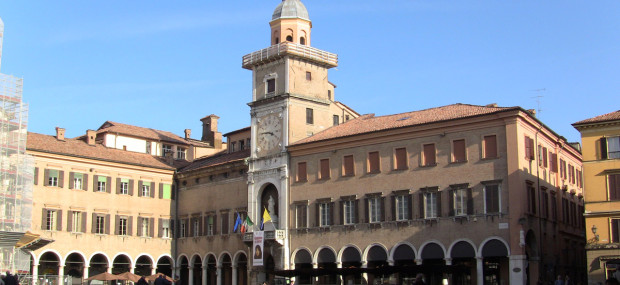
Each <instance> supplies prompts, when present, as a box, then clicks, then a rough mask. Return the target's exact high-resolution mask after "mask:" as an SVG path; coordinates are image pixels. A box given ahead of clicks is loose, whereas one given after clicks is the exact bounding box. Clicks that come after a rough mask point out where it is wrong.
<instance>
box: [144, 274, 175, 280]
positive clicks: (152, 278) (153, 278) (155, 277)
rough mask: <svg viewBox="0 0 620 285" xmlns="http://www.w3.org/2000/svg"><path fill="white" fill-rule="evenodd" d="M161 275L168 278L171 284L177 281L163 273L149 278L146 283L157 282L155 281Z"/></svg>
mask: <svg viewBox="0 0 620 285" xmlns="http://www.w3.org/2000/svg"><path fill="white" fill-rule="evenodd" d="M159 275H163V276H164V277H165V278H166V280H168V281H170V282H175V280H174V279H172V277H170V276H168V275H166V274H163V273H155V274H153V275H151V276H147V277H146V281H155V279H157V277H159Z"/></svg>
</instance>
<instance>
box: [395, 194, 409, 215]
mask: <svg viewBox="0 0 620 285" xmlns="http://www.w3.org/2000/svg"><path fill="white" fill-rule="evenodd" d="M394 204H395V208H396V209H395V210H396V211H395V216H396V220H397V221H406V220H409V213H410V211H411V210H410V209H411V205H410V196H409V195H397V196H396V197H394Z"/></svg>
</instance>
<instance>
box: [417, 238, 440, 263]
mask: <svg viewBox="0 0 620 285" xmlns="http://www.w3.org/2000/svg"><path fill="white" fill-rule="evenodd" d="M433 244H435V245H437V246H439V248H440V249H441V253H442V254H443V257H442V258H446V247H445V246H444V245H443V243H441V242H440V241H438V240H428V241H426V242H424V243H423V244H422V245H421V246H420V259H424V258H423V255H424V249H427V250H429V249H431V248H432V247H433Z"/></svg>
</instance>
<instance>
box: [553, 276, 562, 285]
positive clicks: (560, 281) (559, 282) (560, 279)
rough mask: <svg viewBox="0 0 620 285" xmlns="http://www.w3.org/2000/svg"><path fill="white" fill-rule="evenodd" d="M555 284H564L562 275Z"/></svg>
mask: <svg viewBox="0 0 620 285" xmlns="http://www.w3.org/2000/svg"><path fill="white" fill-rule="evenodd" d="M553 285H564V280H562V275H558V279H556V280H555V283H553Z"/></svg>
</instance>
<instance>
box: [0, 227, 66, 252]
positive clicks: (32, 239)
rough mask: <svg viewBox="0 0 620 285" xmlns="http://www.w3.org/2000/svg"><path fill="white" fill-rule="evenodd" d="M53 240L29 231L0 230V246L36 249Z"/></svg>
mask: <svg viewBox="0 0 620 285" xmlns="http://www.w3.org/2000/svg"><path fill="white" fill-rule="evenodd" d="M53 241H54V240H51V239H45V238H41V236H40V235H38V234H33V233H31V232H25V233H24V232H9V231H0V247H15V248H19V249H22V250H37V249H39V248H42V247H44V246H46V245H48V244H49V243H51V242H53Z"/></svg>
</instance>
